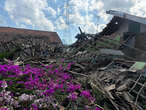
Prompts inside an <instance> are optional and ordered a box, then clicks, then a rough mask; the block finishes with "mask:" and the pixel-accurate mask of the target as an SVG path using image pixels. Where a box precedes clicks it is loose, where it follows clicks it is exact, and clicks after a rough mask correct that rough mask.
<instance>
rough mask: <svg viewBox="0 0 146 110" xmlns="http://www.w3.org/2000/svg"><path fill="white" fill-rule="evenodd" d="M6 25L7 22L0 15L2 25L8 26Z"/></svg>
mask: <svg viewBox="0 0 146 110" xmlns="http://www.w3.org/2000/svg"><path fill="white" fill-rule="evenodd" d="M6 24H7V22H6V20H5V19H4V17H3V16H1V15H0V25H6Z"/></svg>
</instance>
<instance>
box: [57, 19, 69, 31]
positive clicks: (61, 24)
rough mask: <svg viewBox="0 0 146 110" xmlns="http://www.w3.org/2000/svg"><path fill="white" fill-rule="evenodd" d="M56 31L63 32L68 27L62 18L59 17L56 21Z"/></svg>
mask: <svg viewBox="0 0 146 110" xmlns="http://www.w3.org/2000/svg"><path fill="white" fill-rule="evenodd" d="M56 25H57V27H56V28H57V29H58V30H64V29H67V28H68V25H67V24H66V22H65V20H64V19H63V17H62V16H60V17H59V18H58V19H57V21H56Z"/></svg>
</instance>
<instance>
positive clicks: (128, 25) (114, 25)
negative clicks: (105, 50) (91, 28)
mask: <svg viewBox="0 0 146 110" xmlns="http://www.w3.org/2000/svg"><path fill="white" fill-rule="evenodd" d="M106 13H107V14H111V15H114V17H113V18H112V20H111V21H110V23H108V24H107V26H106V27H105V28H104V29H103V31H102V32H100V33H99V34H100V35H102V36H106V37H107V38H115V37H119V38H120V43H122V44H124V47H125V48H124V49H123V48H122V50H123V51H124V53H125V54H127V55H128V56H132V57H134V58H135V59H137V60H146V58H145V55H146V52H145V51H146V47H145V46H144V45H145V44H146V40H145V37H146V18H142V17H138V16H134V15H131V14H127V13H123V12H119V11H113V10H110V11H107V12H106Z"/></svg>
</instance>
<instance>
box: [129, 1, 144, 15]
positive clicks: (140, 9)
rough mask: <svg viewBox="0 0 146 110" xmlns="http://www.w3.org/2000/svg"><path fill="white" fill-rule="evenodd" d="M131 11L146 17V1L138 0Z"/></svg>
mask: <svg viewBox="0 0 146 110" xmlns="http://www.w3.org/2000/svg"><path fill="white" fill-rule="evenodd" d="M130 12H131V13H132V14H134V15H137V16H141V17H146V1H145V0H136V1H135V5H134V6H133V7H132V8H131V9H130Z"/></svg>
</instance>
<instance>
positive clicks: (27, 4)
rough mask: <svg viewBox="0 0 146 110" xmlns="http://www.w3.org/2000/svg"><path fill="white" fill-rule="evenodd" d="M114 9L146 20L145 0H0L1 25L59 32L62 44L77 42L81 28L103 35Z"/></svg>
mask: <svg viewBox="0 0 146 110" xmlns="http://www.w3.org/2000/svg"><path fill="white" fill-rule="evenodd" d="M109 9H115V10H118V11H124V12H129V13H131V14H134V15H138V16H142V17H146V1H145V0H0V26H5V27H17V28H27V29H35V30H45V31H56V32H58V34H59V36H60V38H61V39H62V41H63V42H65V43H67V44H71V43H73V42H75V40H76V39H75V38H74V37H75V35H76V34H77V33H79V30H78V27H79V26H80V27H81V28H82V30H83V31H85V32H87V33H97V32H100V31H101V30H102V29H103V28H104V27H105V26H106V24H107V23H108V22H109V20H110V19H111V18H112V16H110V15H107V14H106V13H105V11H106V10H109Z"/></svg>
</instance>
